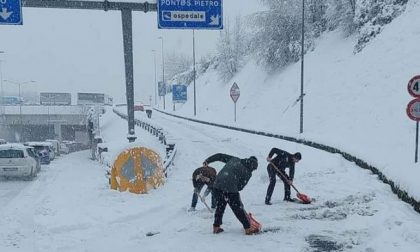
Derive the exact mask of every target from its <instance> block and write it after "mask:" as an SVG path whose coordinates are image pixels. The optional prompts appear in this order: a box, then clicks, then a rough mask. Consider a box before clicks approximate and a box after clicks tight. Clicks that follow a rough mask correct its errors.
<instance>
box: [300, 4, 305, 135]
mask: <svg viewBox="0 0 420 252" xmlns="http://www.w3.org/2000/svg"><path fill="white" fill-rule="evenodd" d="M304 44H305V0H302V43H301V58H302V59H301V66H300V133H301V134H302V133H303V96H304V95H305V94H304V93H303V66H304V64H303V63H304V55H305V53H304Z"/></svg>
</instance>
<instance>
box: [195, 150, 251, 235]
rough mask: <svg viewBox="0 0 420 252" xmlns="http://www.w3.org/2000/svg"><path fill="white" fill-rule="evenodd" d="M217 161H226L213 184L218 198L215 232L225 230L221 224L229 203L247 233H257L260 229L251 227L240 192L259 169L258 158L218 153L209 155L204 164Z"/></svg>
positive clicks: (214, 224)
mask: <svg viewBox="0 0 420 252" xmlns="http://www.w3.org/2000/svg"><path fill="white" fill-rule="evenodd" d="M216 161H220V162H223V163H225V166H224V167H223V168H222V169H221V170H220V172H219V173H218V174H217V176H216V180H215V182H214V185H213V194H214V197H215V199H216V212H215V214H214V223H213V233H215V234H217V233H221V232H223V231H224V230H223V229H222V228H221V227H220V225H222V220H223V214H224V212H225V209H226V205H227V204H229V206H230V208H231V209H232V211H233V213H234V214H235V216H236V218H238V220H239V221H240V222H241V223H242V225H243V227H244V229H245V234H247V235H251V234H254V233H257V232H258V231H259V230H257V229H255V228H253V227H251V225H250V223H249V219H248V214H247V213H246V211H245V209H244V206H243V204H242V201H241V197H240V194H239V191H241V190H242V189H244V187H245V186H246V184H247V183H248V181H249V179H250V178H251V176H252V172H253V171H255V170H256V169H257V167H258V160H257V158H256V157H254V156H251V157H249V158H244V159H240V158H238V157H234V156H230V155H227V154H223V153H217V154H214V155H212V156H210V157H208V158H207V159H206V160H205V161H204V162H203V165H204V166H208V164H209V163H212V162H216Z"/></svg>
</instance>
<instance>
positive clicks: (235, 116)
mask: <svg viewBox="0 0 420 252" xmlns="http://www.w3.org/2000/svg"><path fill="white" fill-rule="evenodd" d="M234 104H235V106H234V110H235V122H236V102H235V103H234Z"/></svg>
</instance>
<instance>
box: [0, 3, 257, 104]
mask: <svg viewBox="0 0 420 252" xmlns="http://www.w3.org/2000/svg"><path fill="white" fill-rule="evenodd" d="M149 2H153V0H152V1H149ZM258 9H261V6H260V2H259V0H225V1H223V11H224V20H225V21H226V20H228V19H230V20H233V18H234V17H235V16H236V15H238V14H239V15H241V16H246V15H247V14H249V13H252V12H255V11H256V10H258ZM121 26H122V25H121V13H120V12H119V11H108V12H104V11H82V10H61V9H39V8H23V25H22V26H14V25H0V38H1V39H0V51H4V52H5V53H2V54H0V60H1V61H2V63H1V66H2V68H1V72H2V75H3V79H5V80H13V81H18V82H27V81H36V82H35V83H28V84H25V85H24V86H25V89H24V90H23V93H24V94H25V92H26V93H29V92H31V91H32V92H34V91H36V92H45V91H48V92H58V91H59V92H72V93H76V92H104V93H108V94H110V95H112V96H113V97H114V98H115V99H116V101H121V100H122V99H125V96H124V95H125V77H124V58H123V45H122V31H121ZM218 35H219V31H214V30H203V31H196V57H197V60H199V59H200V57H202V56H204V55H207V53H209V52H212V51H214V50H215V43H216V41H217V37H218ZM159 36H163V37H164V51H165V53H166V54H167V53H170V52H173V51H175V52H182V53H185V54H190V55H192V31H191V30H159V29H157V17H156V12H151V13H142V12H134V14H133V43H134V44H133V48H134V82H135V94H136V98H135V100H137V101H144V102H148V101H147V100H148V97H149V96H151V95H154V70H155V69H154V57H153V52H152V50H156V59H157V73H158V80H159V79H160V78H161V76H162V74H161V73H162V70H161V58H162V57H161V40H158V39H157V38H158V37H159ZM3 87H4V90H5V91H6V92H8V93H10V92H16V93H17V85H14V84H11V83H9V82H7V81H3ZM22 87H23V86H22Z"/></svg>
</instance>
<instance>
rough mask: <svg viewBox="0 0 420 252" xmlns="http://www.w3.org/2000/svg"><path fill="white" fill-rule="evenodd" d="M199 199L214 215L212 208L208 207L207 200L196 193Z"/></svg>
mask: <svg viewBox="0 0 420 252" xmlns="http://www.w3.org/2000/svg"><path fill="white" fill-rule="evenodd" d="M195 193H196V194H197V195H198V197H199V198H200V200H201V202H203V204H204V205H205V206H206V207H207V210H209V212H210V213H213V211H212V210H211V208H210V207H209V205H207V202H206V200H205V199H204V198H203V196H201V195H200V194H199V193H198V192H195Z"/></svg>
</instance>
